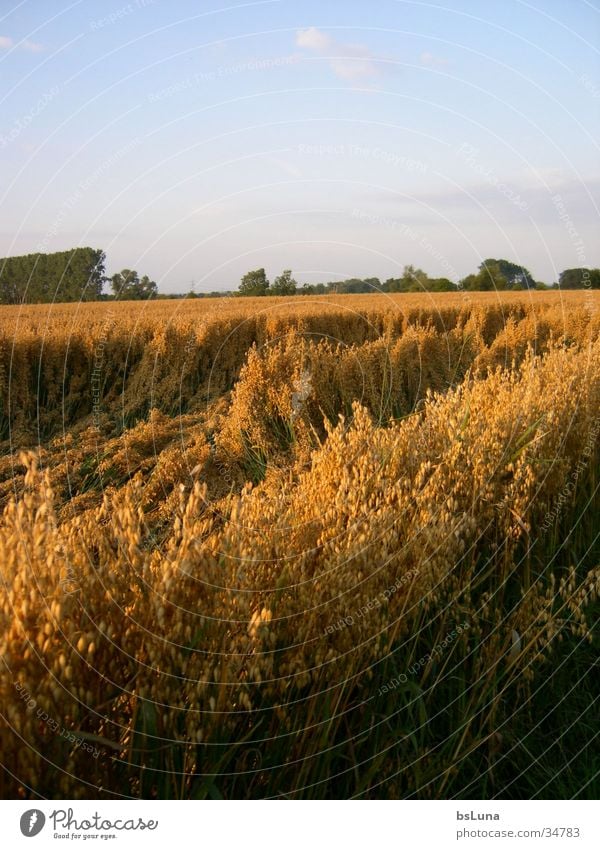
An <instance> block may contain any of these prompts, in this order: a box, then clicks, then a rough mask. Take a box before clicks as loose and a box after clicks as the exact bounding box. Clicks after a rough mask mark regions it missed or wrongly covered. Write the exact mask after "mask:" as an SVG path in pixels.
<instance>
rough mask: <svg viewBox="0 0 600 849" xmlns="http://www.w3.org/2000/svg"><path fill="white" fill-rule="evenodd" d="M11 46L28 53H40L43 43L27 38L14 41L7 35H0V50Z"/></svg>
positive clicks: (8, 48)
mask: <svg viewBox="0 0 600 849" xmlns="http://www.w3.org/2000/svg"><path fill="white" fill-rule="evenodd" d="M11 47H16V48H19V49H20V50H27V51H28V52H29V53H41V52H42V50H43V49H44V45H43V44H39V43H38V42H37V41H29V39H28V38H26V39H25V40H24V41H19V42H16V43H15V40H14V39H13V38H11V37H10V36H9V35H0V50H10V48H11Z"/></svg>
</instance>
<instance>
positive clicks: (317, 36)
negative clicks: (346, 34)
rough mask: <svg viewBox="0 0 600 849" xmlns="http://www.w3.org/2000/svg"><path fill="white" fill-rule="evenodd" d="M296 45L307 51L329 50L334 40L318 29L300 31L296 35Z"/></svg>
mask: <svg viewBox="0 0 600 849" xmlns="http://www.w3.org/2000/svg"><path fill="white" fill-rule="evenodd" d="M296 44H297V45H298V47H305V48H306V49H307V50H327V48H328V47H331V45H332V44H333V39H332V38H331V36H329V35H327V33H325V32H322V31H321V30H320V29H317V28H316V27H310V28H309V29H300V30H298V32H297V33H296Z"/></svg>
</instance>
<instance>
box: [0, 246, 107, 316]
mask: <svg viewBox="0 0 600 849" xmlns="http://www.w3.org/2000/svg"><path fill="white" fill-rule="evenodd" d="M105 261H106V256H105V254H104V251H102V250H100V249H99V248H74V249H73V250H70V251H60V252H57V253H52V254H43V253H37V254H28V255H27V256H16V257H7V258H6V259H0V303H3V304H21V303H29V304H35V303H48V302H50V301H57V302H61V301H96V300H99V299H100V298H101V297H102V287H103V285H104V282H105V280H106V278H105V276H104V263H105Z"/></svg>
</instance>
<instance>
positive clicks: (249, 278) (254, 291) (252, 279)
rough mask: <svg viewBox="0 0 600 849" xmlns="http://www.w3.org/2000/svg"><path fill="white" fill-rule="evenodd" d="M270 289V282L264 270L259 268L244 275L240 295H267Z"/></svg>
mask: <svg viewBox="0 0 600 849" xmlns="http://www.w3.org/2000/svg"><path fill="white" fill-rule="evenodd" d="M268 289H269V281H268V279H267V275H266V273H265V270H264V268H257V269H255V270H254V271H248V273H247V274H244V276H243V277H242V282H241V283H240V287H239V289H238V293H239V294H240V295H247V296H258V295H266V294H267V291H268Z"/></svg>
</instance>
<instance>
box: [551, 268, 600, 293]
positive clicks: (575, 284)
mask: <svg viewBox="0 0 600 849" xmlns="http://www.w3.org/2000/svg"><path fill="white" fill-rule="evenodd" d="M558 285H559V286H560V288H561V289H600V268H566V269H565V270H564V271H561V273H560V276H559V278H558Z"/></svg>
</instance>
